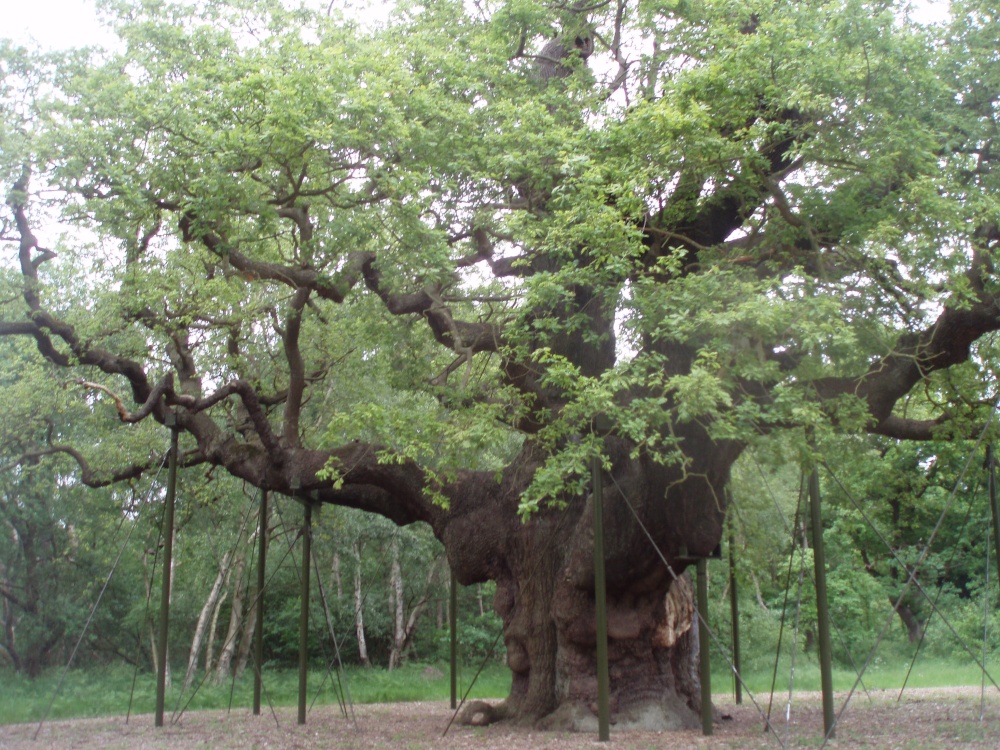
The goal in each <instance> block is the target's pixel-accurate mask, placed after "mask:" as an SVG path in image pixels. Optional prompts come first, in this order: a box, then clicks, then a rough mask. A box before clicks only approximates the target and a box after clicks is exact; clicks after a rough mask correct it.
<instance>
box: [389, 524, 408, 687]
mask: <svg viewBox="0 0 1000 750" xmlns="http://www.w3.org/2000/svg"><path fill="white" fill-rule="evenodd" d="M389 606H390V608H391V611H392V648H391V649H389V669H390V670H393V669H395V668H396V667H398V666H399V665H400V663H401V662H402V659H403V644H404V642H405V640H406V626H405V625H404V622H403V618H404V611H403V607H404V601H403V570H402V568H401V567H400V565H399V537H398V535H396V534H393V536H392V566H391V568H390V569H389Z"/></svg>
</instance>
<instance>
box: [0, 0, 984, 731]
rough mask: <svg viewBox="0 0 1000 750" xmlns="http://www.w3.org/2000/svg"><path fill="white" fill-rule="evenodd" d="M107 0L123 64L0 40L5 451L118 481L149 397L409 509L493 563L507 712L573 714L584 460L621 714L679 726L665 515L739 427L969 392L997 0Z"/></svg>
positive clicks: (705, 494)
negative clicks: (293, 4)
mask: <svg viewBox="0 0 1000 750" xmlns="http://www.w3.org/2000/svg"><path fill="white" fill-rule="evenodd" d="M113 6H114V13H115V17H114V20H113V22H114V24H115V26H116V29H117V31H118V33H119V36H120V38H121V41H122V51H120V52H100V51H94V50H81V51H77V52H71V53H67V54H64V55H41V54H37V53H33V52H30V51H27V50H24V49H20V48H16V47H14V46H12V45H10V44H4V46H3V47H2V48H0V69H2V71H3V82H2V84H0V85H2V94H0V112H2V117H3V129H2V135H0V137H2V142H0V181H2V183H3V186H4V192H5V195H6V204H5V208H4V211H3V228H2V236H3V239H4V240H5V242H6V244H5V247H7V248H8V249H9V251H10V252H8V254H7V256H6V257H7V259H8V262H7V263H6V264H5V265H4V267H3V269H4V270H3V276H2V281H0V283H2V285H3V289H4V292H3V295H2V320H0V334H2V335H5V336H10V337H22V338H23V339H25V340H27V341H28V342H30V343H32V344H33V346H34V348H35V350H36V351H37V356H40V357H41V358H42V359H43V360H44V361H45V363H46V368H44V369H39V370H38V372H44V373H45V374H44V375H42V376H37V377H35V379H34V380H33V381H32V382H33V384H34V388H33V389H28V392H29V393H30V394H31V396H30V398H29V404H26V405H25V406H24V409H25V417H24V422H23V442H24V445H23V449H22V451H21V456H22V459H23V460H24V461H29V460H37V459H40V458H42V457H43V456H45V455H50V454H56V453H61V454H69V455H70V456H72V457H73V458H74V459H75V461H76V462H77V464H78V465H79V467H80V472H81V477H82V480H83V481H84V482H85V483H87V484H91V485H101V484H106V483H110V482H113V481H115V480H118V479H123V478H130V477H136V476H138V475H140V474H142V472H144V471H146V470H147V469H149V468H150V467H152V466H155V465H157V464H158V463H159V461H160V460H161V455H160V453H159V451H161V448H160V446H161V445H162V442H163V441H162V437H161V436H160V435H159V434H158V433H157V431H156V430H155V429H154V426H155V423H163V422H164V421H165V420H166V418H167V416H168V414H169V413H170V412H174V413H176V415H177V420H178V424H179V425H180V427H181V428H182V429H183V431H184V437H183V441H182V448H183V462H184V463H185V464H186V465H198V464H208V465H212V466H215V467H219V468H221V469H224V470H226V471H228V472H229V473H230V474H232V475H234V476H236V477H238V478H241V479H243V480H245V481H247V482H249V483H251V484H253V485H255V486H257V487H261V488H267V489H271V490H275V491H278V492H283V493H286V494H293V495H294V494H301V493H312V496H313V497H315V498H318V499H319V500H321V501H323V502H327V503H333V504H339V505H345V506H351V507H355V508H360V509H363V510H367V511H371V512H375V513H379V514H381V515H384V516H386V517H388V518H389V519H391V520H393V521H395V522H396V523H399V524H408V523H412V522H416V521H424V522H426V523H428V524H430V526H431V528H432V529H433V531H434V533H435V535H436V536H437V537H438V538H439V539H440V540H441V541H442V542H443V543H444V545H445V548H446V550H447V554H448V559H449V562H450V564H451V566H452V568H453V569H454V570H455V572H456V574H457V575H458V577H459V579H460V580H461V581H462V582H463V583H467V584H468V583H475V582H479V581H485V580H494V581H496V584H497V588H496V599H495V608H496V610H497V612H498V614H500V616H501V617H502V618H503V621H504V628H505V641H506V646H507V654H508V662H509V665H510V667H511V669H512V671H513V673H514V680H513V687H512V691H511V695H510V697H509V699H508V700H507V702H506V703H505V704H503V706H501V707H500V708H499V709H498V710H497V711H496V712H495V715H496V716H498V717H504V716H506V717H511V718H516V719H519V720H527V721H536V720H542V721H543V724H545V725H548V726H568V727H582V726H585V725H586V724H587V722H588V721H590V720H592V719H591V716H590V714H591V711H590V705H591V702H592V701H593V696H594V691H595V689H596V682H595V680H594V678H593V675H594V653H593V652H594V628H593V615H592V612H593V573H592V567H591V562H590V556H591V552H592V536H591V534H590V526H591V513H592V505H591V497H590V465H591V461H592V459H593V457H595V456H599V457H600V458H601V460H602V462H603V467H604V472H603V480H602V481H603V484H604V492H605V495H606V496H608V497H610V498H613V501H611V502H609V504H608V507H607V509H606V511H605V513H606V516H607V517H606V519H605V523H606V526H607V528H608V529H609V536H610V549H609V550H608V553H607V570H608V596H609V607H610V624H609V634H610V638H611V644H610V657H611V663H612V668H611V669H612V671H611V677H612V694H613V700H612V703H613V706H614V710H615V713H616V714H617V716H618V721H619V725H620V726H628V725H629V722H630V720H633V719H634V720H635V721H636V722H639V721H640V720H641V721H648V717H649V716H650V715H656V716H658V717H660V718H659V720H660V722H661V723H662V725H663V726H681V725H686V724H689V723H691V722H692V721H693V717H694V714H695V713H696V712H698V711H700V710H703V708H704V707H701V706H700V705H699V698H698V690H697V675H696V673H695V671H694V670H693V669H692V667H691V662H690V657H691V655H692V654H693V653H695V652H696V650H697V641H696V639H695V637H694V634H693V633H692V632H691V631H690V630H689V628H688V627H687V626H684V627H680V628H671V627H668V622H669V621H671V619H672V618H671V617H669V616H668V614H669V613H668V612H667V609H668V607H669V604H665V603H664V602H665V595H666V593H667V592H668V591H669V589H670V587H671V585H672V583H673V576H672V573H671V572H670V571H668V570H667V569H666V568H665V566H663V565H662V563H661V561H660V559H659V557H658V556H657V555H656V554H655V553H654V551H653V550H652V549H651V546H650V543H649V538H651V539H652V540H654V542H655V544H656V545H658V546H659V548H660V549H661V550H662V551H663V554H664V555H665V556H666V558H667V559H668V560H669V561H670V562H671V565H672V566H673V569H674V570H675V571H678V572H679V571H681V570H683V568H684V567H685V565H686V564H687V562H686V561H687V560H688V559H689V556H698V555H704V554H707V553H708V552H709V551H710V550H711V549H712V548H713V547H714V546H715V545H716V543H717V542H718V540H719V538H720V536H721V531H722V521H723V518H724V514H725V510H726V501H725V496H724V492H723V488H724V486H725V484H726V482H727V480H728V478H729V474H730V467H731V466H732V464H733V462H734V461H735V460H736V459H737V458H738V457H739V455H740V453H741V452H742V451H743V450H744V448H745V447H746V446H747V445H748V444H750V443H751V442H753V441H754V440H755V439H757V438H758V436H760V435H762V434H768V433H771V432H773V431H775V430H778V429H782V430H793V431H794V430H801V429H803V428H809V429H811V430H813V431H814V432H815V433H816V434H817V435H819V436H820V437H822V436H823V435H824V434H828V433H829V432H830V431H857V432H871V433H877V434H879V435H882V436H886V437H888V438H893V439H904V440H928V439H931V438H934V437H945V436H948V435H966V434H968V433H969V431H970V429H972V428H973V426H977V425H979V426H981V424H982V423H983V421H984V419H985V418H986V416H987V414H988V413H989V411H990V409H991V405H990V401H991V400H992V399H993V398H995V394H993V393H992V391H991V390H990V389H991V388H992V385H991V384H992V383H993V382H995V378H996V374H997V373H996V358H995V356H994V355H995V351H994V349H995V347H994V342H993V337H992V336H991V335H990V334H992V333H993V332H994V331H995V330H997V328H1000V307H998V296H997V295H998V291H1000V286H998V279H997V273H996V269H995V266H994V262H995V260H994V259H995V257H996V254H997V247H998V242H1000V223H998V222H1000V211H998V203H997V201H998V195H1000V192H998V190H997V187H998V185H997V180H998V178H997V176H996V173H995V172H994V170H993V167H992V163H993V159H994V157H993V155H992V144H993V139H994V137H995V135H996V129H997V117H998V110H997V108H998V97H1000V61H998V59H997V55H996V50H997V49H998V48H1000V38H998V37H1000V24H997V23H996V18H995V13H996V11H995V9H994V8H993V4H992V2H986V0H971V1H970V2H955V3H953V4H952V21H951V22H950V23H948V24H944V25H941V26H933V27H926V28H924V27H921V26H918V25H916V24H914V23H911V22H910V21H908V19H907V17H906V15H905V13H906V11H905V8H904V7H903V6H902V4H900V5H899V6H897V5H896V4H895V3H892V2H861V1H857V0H833V1H829V2H828V1H826V0H805V1H802V2H787V1H785V0H779V1H778V2H766V3H765V2H755V1H749V0H748V1H743V0H740V1H737V0H703V1H701V2H687V1H683V2H627V1H626V0H615V1H614V2H607V3H594V4H575V5H568V4H553V5H546V4H542V3H536V2H532V1H530V0H511V1H510V2H498V3H472V4H463V3H458V2H449V1H447V0H431V1H430V2H425V3H419V4H416V3H413V4H411V3H406V2H401V3H397V4H396V5H395V7H394V8H393V9H392V10H391V11H387V12H385V13H383V14H381V15H380V16H379V17H378V18H372V17H371V16H364V17H357V18H351V17H348V16H345V15H342V14H339V13H331V14H329V15H324V14H322V13H313V12H310V11H306V10H286V9H284V8H283V6H282V5H280V4H278V3H268V2H253V3H247V2H232V3H224V2H208V3H203V4H200V5H199V6H198V7H197V8H192V7H189V6H187V5H185V4H179V5H172V4H168V3H160V2H157V3H152V2H149V3H143V2H132V3H130V2H127V1H123V2H120V3H115V4H113ZM56 218H58V219H59V220H60V221H61V222H62V223H61V224H60V225H58V226H59V227H61V229H57V228H56V225H55V224H54V223H53V222H54V220H55V219H56ZM60 387H61V389H62V390H60ZM53 393H59V394H60V395H59V397H58V398H53V397H52V396H51V395H50V394H53ZM68 393H73V394H76V393H85V394H87V398H88V400H87V401H86V402H85V408H83V406H84V405H82V404H81V402H79V400H77V401H73V400H72V399H71V398H69V397H68V396H67V394H68ZM32 399H33V400H32ZM67 401H69V402H72V405H71V406H70V407H68V408H66V409H64V410H60V408H59V404H61V403H63V402H67ZM71 415H72V419H70V416H71ZM599 416H600V417H601V420H602V421H601V422H598V421H597V417H599ZM77 419H84V420H92V421H95V422H103V423H107V422H109V421H111V420H114V419H119V420H120V421H122V422H124V423H126V424H127V425H129V426H126V427H122V429H121V430H120V431H119V432H118V433H115V434H117V435H118V437H115V438H112V439H111V440H109V441H108V442H107V443H104V441H102V443H101V444H97V445H93V444H86V443H82V444H81V442H80V441H79V440H78V439H77V440H74V436H79V434H80V424H79V422H78V421H77ZM598 424H601V427H600V428H598V427H597V425H598ZM109 448H110V449H111V450H108V449H109ZM808 453H809V451H808V450H806V449H805V448H804V447H803V450H802V458H803V460H808V459H809V455H808ZM624 500H627V502H624ZM647 533H648V534H649V537H648V538H647ZM687 625H689V623H687Z"/></svg>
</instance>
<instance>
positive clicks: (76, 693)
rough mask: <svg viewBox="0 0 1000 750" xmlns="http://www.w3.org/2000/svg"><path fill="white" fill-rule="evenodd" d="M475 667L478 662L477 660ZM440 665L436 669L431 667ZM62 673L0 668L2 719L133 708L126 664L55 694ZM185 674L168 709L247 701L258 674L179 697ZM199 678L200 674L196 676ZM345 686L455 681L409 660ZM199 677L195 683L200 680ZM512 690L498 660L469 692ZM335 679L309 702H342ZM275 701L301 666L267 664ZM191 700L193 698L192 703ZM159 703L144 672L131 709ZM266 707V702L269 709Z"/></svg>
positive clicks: (353, 672)
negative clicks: (27, 673) (27, 674)
mask: <svg viewBox="0 0 1000 750" xmlns="http://www.w3.org/2000/svg"><path fill="white" fill-rule="evenodd" d="M476 666H477V667H478V665H476ZM435 669H436V671H434V670H435ZM475 669H476V667H464V668H461V669H460V670H459V681H458V684H459V697H461V696H462V695H463V694H464V693H465V690H466V689H467V688H468V686H469V682H470V681H471V680H472V677H473V676H474V675H475ZM61 676H62V675H61V672H60V671H52V672H49V673H47V674H45V675H43V676H42V677H39V678H38V679H36V680H29V679H27V678H24V677H20V676H18V675H15V674H13V673H10V672H0V724H12V723H19V722H33V721H39V720H40V719H41V718H42V716H43V715H44V714H45V710H46V708H47V707H48V705H49V702H50V701H52V700H53V695H55V696H56V697H55V700H54V702H53V704H52V710H51V712H50V713H49V718H51V719H66V718H79V717H88V716H106V715H124V714H125V713H126V712H127V711H128V708H129V696H130V694H131V692H132V677H133V674H132V670H131V669H128V668H126V667H108V668H92V669H86V670H71V671H70V672H69V673H68V674H67V676H66V680H65V683H64V684H63V686H62V688H61V689H60V690H59V692H58V694H56V687H57V685H58V684H59V680H60V678H61ZM182 678H183V673H182V672H180V671H178V672H177V673H175V676H174V683H175V684H174V686H173V688H172V689H170V690H168V691H167V696H166V707H167V711H168V712H170V713H173V711H174V710H175V709H176V707H178V706H180V707H184V706H185V705H186V704H187V709H186V710H189V711H201V710H210V709H220V708H221V709H225V708H228V707H229V705H230V694H231V695H232V706H233V708H240V707H249V706H250V705H251V703H252V699H253V675H252V673H250V672H247V673H245V674H244V675H243V677H242V678H241V679H239V680H237V681H236V683H235V685H234V684H233V683H232V682H231V681H227V682H226V683H225V684H223V685H215V684H213V683H211V682H205V683H204V684H202V685H201V687H200V688H198V689H197V691H195V690H194V689H192V690H190V691H188V693H187V694H186V695H183V696H181V695H180V690H179V687H180V682H181V680H182ZM199 679H200V675H199ZM341 684H346V686H347V689H348V691H349V692H350V696H351V700H352V701H353V702H354V703H396V702H405V701H418V700H447V699H448V698H449V697H450V695H451V682H450V680H449V678H448V667H447V665H437V666H436V667H434V668H429V667H427V666H426V665H407V666H404V667H402V668H400V669H397V670H395V671H393V672H387V671H385V670H383V669H361V668H359V667H349V668H348V669H347V670H346V672H345V674H344V676H343V678H342V681H341ZM197 685H198V680H196V681H195V686H197ZM509 689H510V671H509V670H508V669H507V668H506V667H504V666H503V665H499V664H492V665H489V666H487V667H486V669H484V670H483V673H482V674H480V676H479V678H478V679H477V680H476V683H475V685H474V687H473V690H472V692H471V693H470V695H469V698H470V699H472V698H480V699H485V698H502V697H504V696H505V695H506V694H507V692H508V691H509ZM337 690H338V687H337V683H336V678H333V679H332V680H331V678H330V677H327V676H326V674H325V673H324V672H323V671H320V670H314V671H310V674H309V702H310V704H311V703H312V702H313V699H314V698H315V699H316V704H317V705H326V704H336V703H337ZM268 699H270V702H271V703H272V704H273V705H275V706H294V705H296V704H297V701H298V671H296V670H288V669H280V670H268V669H267V668H266V667H265V670H264V694H263V696H262V699H261V702H262V703H263V704H264V705H265V706H266V705H267V702H268ZM188 701H190V703H188ZM155 707H156V677H155V675H153V674H151V673H140V674H139V675H138V677H137V679H136V681H135V694H134V696H133V697H132V713H134V714H135V713H152V712H153V711H154V710H155ZM265 710H266V708H265Z"/></svg>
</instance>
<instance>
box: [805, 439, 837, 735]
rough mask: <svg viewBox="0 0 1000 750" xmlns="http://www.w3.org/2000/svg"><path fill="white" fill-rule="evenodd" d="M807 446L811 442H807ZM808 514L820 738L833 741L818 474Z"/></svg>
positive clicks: (811, 480)
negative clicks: (813, 575)
mask: <svg viewBox="0 0 1000 750" xmlns="http://www.w3.org/2000/svg"><path fill="white" fill-rule="evenodd" d="M810 443H811V441H810ZM809 512H810V519H811V522H812V544H813V565H814V568H815V571H816V619H817V628H816V630H817V635H818V640H819V667H820V682H821V684H822V688H823V736H824V737H826V738H827V739H833V738H834V737H835V736H836V734H835V732H834V718H833V671H832V667H831V661H832V653H831V647H830V607H829V604H828V602H827V596H826V552H825V551H824V547H823V511H822V508H821V507H820V496H819V472H818V471H817V470H816V468H815V467H814V468H813V470H812V473H811V474H810V475H809Z"/></svg>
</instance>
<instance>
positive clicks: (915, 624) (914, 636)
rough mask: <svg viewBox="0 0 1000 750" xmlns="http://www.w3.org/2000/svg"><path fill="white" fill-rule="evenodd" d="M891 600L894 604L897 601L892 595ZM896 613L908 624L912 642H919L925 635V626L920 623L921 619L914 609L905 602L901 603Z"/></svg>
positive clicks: (908, 633) (907, 628)
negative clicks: (914, 612)
mask: <svg viewBox="0 0 1000 750" xmlns="http://www.w3.org/2000/svg"><path fill="white" fill-rule="evenodd" d="M889 601H890V602H891V603H892V604H895V603H896V602H895V600H894V599H893V597H891V596H890V597H889ZM896 613H897V614H898V615H899V619H900V620H902V621H903V625H905V626H906V634H907V637H909V639H910V643H917V642H918V641H919V640H920V639H921V638H922V637H923V635H924V628H923V626H922V625H921V624H920V620H918V619H917V616H916V615H915V614H913V610H912V609H910V608H909V607H908V606H906V605H905V604H900V605H899V609H897V610H896Z"/></svg>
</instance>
